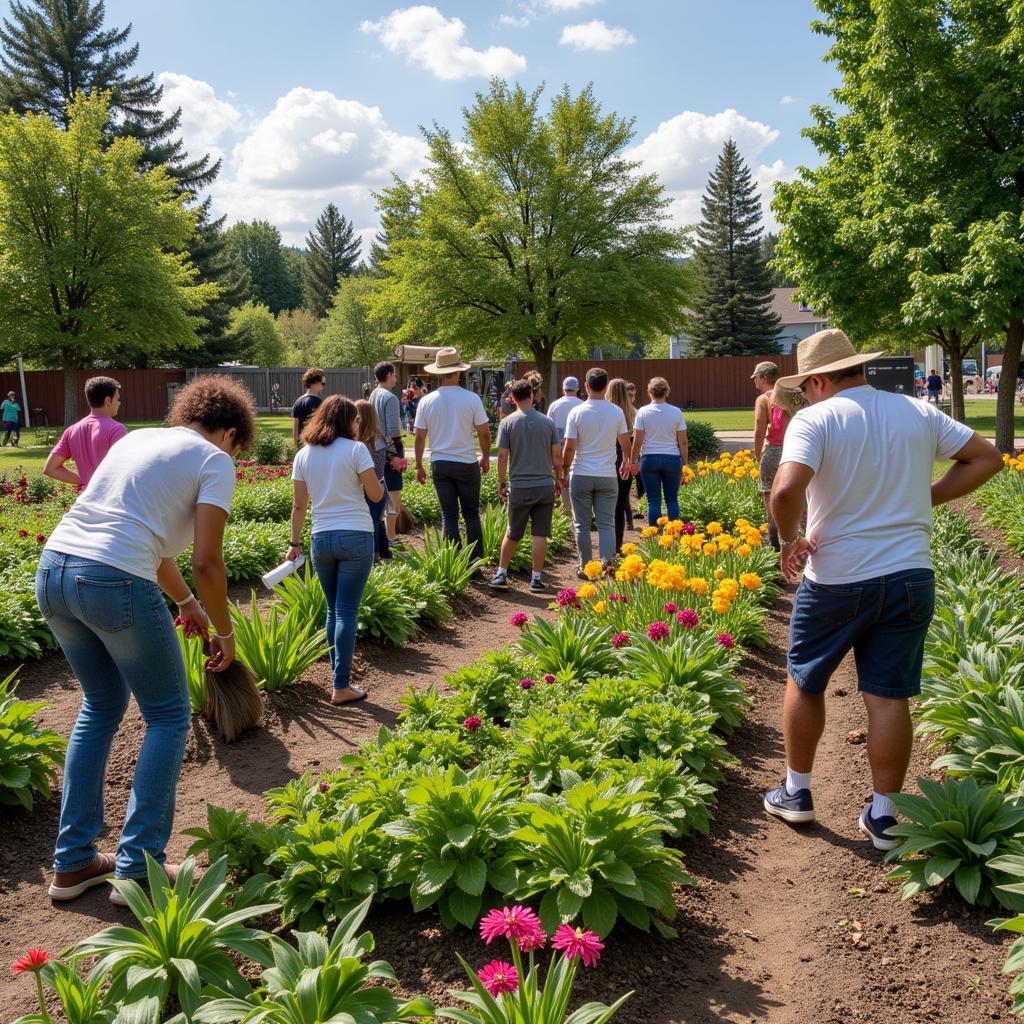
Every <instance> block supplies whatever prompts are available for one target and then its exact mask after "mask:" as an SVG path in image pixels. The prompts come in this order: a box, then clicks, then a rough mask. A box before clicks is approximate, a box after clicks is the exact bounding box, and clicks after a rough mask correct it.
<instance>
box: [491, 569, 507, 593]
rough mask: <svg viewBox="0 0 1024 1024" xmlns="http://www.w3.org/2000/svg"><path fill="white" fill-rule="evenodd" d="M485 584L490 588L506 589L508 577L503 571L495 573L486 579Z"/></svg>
mask: <svg viewBox="0 0 1024 1024" xmlns="http://www.w3.org/2000/svg"><path fill="white" fill-rule="evenodd" d="M487 586H489V587H490V588H491V589H492V590H508V577H507V576H506V575H505V574H504V573H500V574H497V573H496V574H495V575H494V576H492V577H491V579H490V580H489V581H488V583H487Z"/></svg>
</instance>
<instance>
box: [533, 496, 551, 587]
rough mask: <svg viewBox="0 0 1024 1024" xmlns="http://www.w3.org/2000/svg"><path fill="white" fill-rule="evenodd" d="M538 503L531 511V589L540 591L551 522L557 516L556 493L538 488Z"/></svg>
mask: <svg viewBox="0 0 1024 1024" xmlns="http://www.w3.org/2000/svg"><path fill="white" fill-rule="evenodd" d="M534 497H535V498H536V499H537V501H536V503H535V504H534V505H533V507H532V508H531V510H530V532H531V533H532V535H533V542H532V549H531V552H530V554H531V568H532V569H533V575H532V578H531V584H530V585H531V587H532V588H533V589H534V590H538V589H540V587H541V586H542V584H541V583H540V578H541V574H542V573H543V571H544V559H545V558H546V557H547V553H548V538H549V537H550V536H551V522H552V519H553V518H554V514H555V491H554V488H553V487H551V486H547V487H543V488H538V489H537V491H535V492H534Z"/></svg>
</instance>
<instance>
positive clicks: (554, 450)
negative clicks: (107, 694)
mask: <svg viewBox="0 0 1024 1024" xmlns="http://www.w3.org/2000/svg"><path fill="white" fill-rule="evenodd" d="M551 472H552V473H553V474H554V476H555V496H556V497H557V496H558V492H559V491H560V490H561V489H562V449H561V448H559V447H558V442H557V441H556V442H555V443H554V444H552V445H551Z"/></svg>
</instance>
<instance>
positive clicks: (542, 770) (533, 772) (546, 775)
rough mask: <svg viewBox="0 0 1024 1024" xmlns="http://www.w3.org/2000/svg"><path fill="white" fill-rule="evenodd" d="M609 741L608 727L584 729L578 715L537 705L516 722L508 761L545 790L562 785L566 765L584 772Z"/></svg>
mask: <svg viewBox="0 0 1024 1024" xmlns="http://www.w3.org/2000/svg"><path fill="white" fill-rule="evenodd" d="M608 742H609V735H608V731H604V732H603V734H598V733H595V732H594V731H593V730H588V729H581V728H580V724H579V722H578V720H577V718H576V716H573V715H567V714H562V713H559V712H558V711H554V710H549V709H546V708H536V709H534V710H533V711H532V712H530V714H528V715H526V716H524V717H522V718H517V719H516V720H515V722H514V723H513V724H512V728H511V729H510V730H509V737H508V751H507V753H506V755H505V763H506V764H507V765H508V767H509V770H510V771H512V772H514V773H515V774H516V776H519V777H523V778H524V779H525V781H526V782H527V784H528V785H529V787H530V788H531V789H533V790H535V791H537V792H542V793H544V792H547V791H549V790H550V789H551V788H552V787H554V786H560V785H561V780H562V774H561V773H562V772H563V771H564V770H565V769H571V770H572V771H575V772H583V771H584V770H585V768H586V766H587V764H588V763H589V762H590V760H591V759H593V758H597V757H599V756H600V755H601V753H602V751H603V750H604V749H605V748H606V747H607V745H608Z"/></svg>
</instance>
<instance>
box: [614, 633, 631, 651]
mask: <svg viewBox="0 0 1024 1024" xmlns="http://www.w3.org/2000/svg"><path fill="white" fill-rule="evenodd" d="M628 643H629V634H628V633H616V634H615V636H613V637H612V647H615V648H618V647H625V646H626V644H628Z"/></svg>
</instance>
